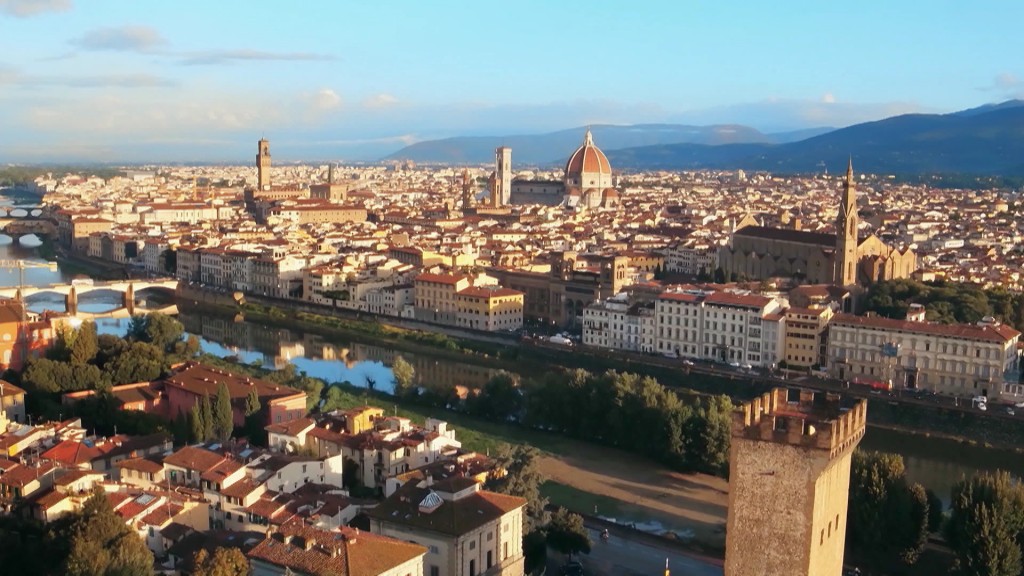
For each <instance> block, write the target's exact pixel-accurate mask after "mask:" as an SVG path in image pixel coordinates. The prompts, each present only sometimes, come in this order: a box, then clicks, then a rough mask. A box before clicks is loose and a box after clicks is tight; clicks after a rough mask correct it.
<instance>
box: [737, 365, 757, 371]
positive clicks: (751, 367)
mask: <svg viewBox="0 0 1024 576" xmlns="http://www.w3.org/2000/svg"><path fill="white" fill-rule="evenodd" d="M740 368H743V369H744V370H753V369H754V367H753V366H751V365H750V364H744V365H742V366H740Z"/></svg>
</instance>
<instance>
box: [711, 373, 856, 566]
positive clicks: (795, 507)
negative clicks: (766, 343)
mask: <svg viewBox="0 0 1024 576" xmlns="http://www.w3.org/2000/svg"><path fill="white" fill-rule="evenodd" d="M866 424H867V401H866V400H858V401H857V402H856V403H855V404H852V405H850V406H845V407H843V408H840V397H839V395H837V394H825V393H821V392H817V393H816V392H811V391H805V390H800V391H797V390H786V389H782V388H776V389H775V390H772V391H771V392H769V393H767V394H764V395H763V396H761V397H759V398H755V399H754V400H753V401H752V402H750V403H747V404H745V405H743V406H742V407H741V408H739V409H737V410H736V412H734V413H733V422H732V444H731V446H730V449H729V517H728V524H727V527H726V542H725V576H840V575H841V574H842V571H843V552H844V546H845V543H846V515H847V500H848V498H849V491H850V462H851V459H852V455H853V450H854V449H855V448H856V447H857V444H858V443H860V440H861V438H863V437H864V429H865V426H866Z"/></svg>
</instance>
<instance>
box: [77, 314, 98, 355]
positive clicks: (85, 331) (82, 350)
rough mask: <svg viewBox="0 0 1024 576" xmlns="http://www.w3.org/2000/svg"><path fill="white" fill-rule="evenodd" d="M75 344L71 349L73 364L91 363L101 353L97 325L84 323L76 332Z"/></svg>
mask: <svg viewBox="0 0 1024 576" xmlns="http://www.w3.org/2000/svg"><path fill="white" fill-rule="evenodd" d="M76 332H77V334H76V335H75V339H74V342H73V343H72V344H71V348H70V359H71V363H72V364H86V363H88V362H91V361H92V359H93V358H95V357H96V353H97V352H99V342H98V340H97V337H96V323H95V322H83V323H82V325H81V326H80V327H79V328H78V330H76Z"/></svg>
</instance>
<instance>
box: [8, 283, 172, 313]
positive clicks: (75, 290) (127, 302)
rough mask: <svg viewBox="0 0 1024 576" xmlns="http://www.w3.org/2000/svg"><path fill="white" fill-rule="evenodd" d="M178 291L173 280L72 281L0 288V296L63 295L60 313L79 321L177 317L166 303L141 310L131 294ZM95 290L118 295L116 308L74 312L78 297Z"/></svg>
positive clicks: (17, 298)
mask: <svg viewBox="0 0 1024 576" xmlns="http://www.w3.org/2000/svg"><path fill="white" fill-rule="evenodd" d="M177 288H178V281H177V280H176V279H174V278H153V279H148V280H145V279H139V280H114V281H110V282H93V281H89V282H79V281H72V282H71V283H69V284H51V285H49V286H22V287H20V288H18V287H8V288H0V297H5V298H14V299H16V300H24V299H25V298H28V297H29V296H32V295H35V294H43V293H56V294H63V295H64V311H65V312H67V313H68V314H70V315H72V316H75V317H78V318H83V319H92V318H128V317H130V316H133V315H135V314H148V313H150V312H161V313H164V314H177V313H178V306H177V305H176V304H170V305H167V306H163V307H160V308H145V307H143V306H140V305H138V304H137V303H136V301H135V294H136V293H138V292H142V291H144V290H158V291H163V292H166V293H168V294H171V295H173V294H174V292H175V291H176V290H177ZM96 291H112V292H120V293H121V304H122V306H121V307H120V308H115V309H113V310H109V311H106V312H80V311H79V310H78V297H79V296H81V295H83V294H88V293H90V292H96Z"/></svg>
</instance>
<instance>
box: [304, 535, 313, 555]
mask: <svg viewBox="0 0 1024 576" xmlns="http://www.w3.org/2000/svg"><path fill="white" fill-rule="evenodd" d="M314 546H316V540H314V539H313V538H306V539H305V541H304V542H303V546H302V547H303V548H304V549H305V550H306V551H307V552H308V551H309V550H312V549H313V547H314Z"/></svg>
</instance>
